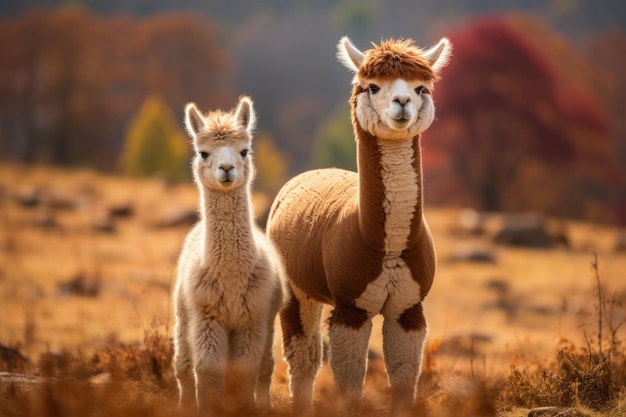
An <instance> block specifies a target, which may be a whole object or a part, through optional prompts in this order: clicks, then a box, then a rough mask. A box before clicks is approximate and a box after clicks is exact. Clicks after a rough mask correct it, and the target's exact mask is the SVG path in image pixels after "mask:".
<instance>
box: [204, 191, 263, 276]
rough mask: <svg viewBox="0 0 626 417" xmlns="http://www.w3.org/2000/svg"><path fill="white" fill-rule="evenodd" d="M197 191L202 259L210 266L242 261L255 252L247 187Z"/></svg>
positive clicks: (252, 219) (252, 221)
mask: <svg viewBox="0 0 626 417" xmlns="http://www.w3.org/2000/svg"><path fill="white" fill-rule="evenodd" d="M199 188H200V196H201V207H200V209H201V213H200V215H201V216H202V224H203V226H204V230H203V238H204V255H205V256H207V257H209V258H210V262H211V263H212V264H213V265H218V264H222V263H225V264H228V263H231V262H241V261H243V260H242V258H246V257H249V256H250V251H254V250H255V249H254V247H255V246H254V232H253V227H254V226H253V223H254V218H253V214H252V205H251V202H250V200H251V199H250V189H249V187H248V186H242V187H239V188H237V189H234V190H229V191H226V192H223V191H217V190H212V189H209V188H206V187H203V186H200V187H199Z"/></svg>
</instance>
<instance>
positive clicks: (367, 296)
mask: <svg viewBox="0 0 626 417" xmlns="http://www.w3.org/2000/svg"><path fill="white" fill-rule="evenodd" d="M338 48H339V54H338V57H339V59H340V61H341V62H342V63H343V64H344V65H345V66H347V67H348V68H349V69H350V70H352V71H354V72H355V73H356V74H355V76H354V79H353V92H352V97H351V99H350V103H351V107H352V123H353V126H354V132H355V135H356V142H357V155H358V156H357V163H358V174H357V173H354V172H348V171H344V170H340V169H321V170H315V171H309V172H305V173H303V174H300V175H299V176H297V177H295V178H293V179H292V180H290V181H289V182H288V183H287V184H286V185H285V186H284V187H283V188H282V190H281V191H280V193H279V195H278V196H277V197H276V199H275V201H274V204H273V205H272V209H271V211H270V217H269V221H268V235H269V236H270V238H271V240H272V241H273V242H274V244H275V245H276V246H277V248H278V249H279V252H280V253H281V255H282V256H283V259H284V261H285V267H286V272H287V277H288V278H289V282H288V301H287V304H286V305H285V307H284V308H283V309H282V310H281V312H280V318H281V324H282V328H283V347H284V352H285V359H286V361H287V363H288V366H289V378H290V382H289V384H290V391H291V395H292V397H293V400H294V406H295V409H296V410H297V411H298V412H308V411H310V408H311V402H312V391H313V383H314V379H315V377H316V375H317V372H318V369H319V366H320V364H321V357H322V339H321V335H320V328H319V326H320V314H321V310H322V303H326V304H331V305H332V306H333V307H334V309H333V311H332V313H331V316H330V318H329V320H328V324H329V343H330V367H331V370H332V373H333V377H334V379H335V381H336V383H337V385H338V387H339V389H340V390H341V391H342V393H343V394H344V395H345V396H346V398H347V399H348V406H349V408H350V409H351V410H353V411H354V410H355V407H356V405H357V404H358V402H359V399H360V397H361V394H362V390H363V381H364V377H365V370H366V365H367V348H368V341H369V337H370V332H371V328H372V322H371V319H372V317H373V316H374V315H377V314H382V315H383V316H384V324H383V351H384V352H383V353H384V357H385V365H386V368H387V373H388V376H389V382H390V384H391V392H392V415H398V414H400V413H403V412H407V411H408V410H409V409H410V407H411V406H412V404H413V400H414V397H415V391H416V384H417V379H418V377H419V374H420V371H421V361H422V349H423V344H424V339H425V337H426V332H427V325H426V320H425V318H424V314H423V310H422V300H423V299H424V297H425V296H426V295H427V294H428V291H429V290H430V287H431V284H432V281H433V278H434V274H435V264H436V259H435V251H434V247H433V243H432V239H431V234H430V231H429V228H428V225H427V224H426V221H425V219H424V217H423V209H422V203H423V195H424V193H423V188H422V167H421V149H420V135H421V134H422V132H424V131H425V130H426V129H427V128H428V126H430V124H431V122H432V121H433V118H434V106H433V100H432V98H431V91H432V89H433V83H434V81H435V80H436V79H437V74H438V72H439V70H440V69H441V68H442V67H443V66H445V65H446V63H447V60H448V57H449V55H450V51H451V45H450V43H449V42H448V40H447V39H442V40H441V41H440V42H439V43H438V44H437V45H436V46H435V47H433V48H431V49H429V50H426V51H423V50H421V49H419V48H417V47H415V46H413V45H412V43H411V42H410V41H407V40H389V41H384V42H382V43H381V44H380V45H374V48H373V49H370V50H368V51H366V52H365V53H362V52H361V51H359V50H358V49H356V48H355V47H354V46H353V45H352V43H351V42H350V40H349V39H348V38H347V37H344V38H343V39H341V41H340V42H339V45H338Z"/></svg>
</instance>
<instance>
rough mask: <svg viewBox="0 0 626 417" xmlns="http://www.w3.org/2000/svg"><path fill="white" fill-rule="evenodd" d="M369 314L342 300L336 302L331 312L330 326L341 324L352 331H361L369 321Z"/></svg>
mask: <svg viewBox="0 0 626 417" xmlns="http://www.w3.org/2000/svg"><path fill="white" fill-rule="evenodd" d="M367 319H368V316H367V312H366V311H365V310H363V309H362V308H359V307H357V306H355V305H354V304H353V303H349V302H347V301H345V300H343V299H341V298H339V299H337V300H335V308H334V309H333V310H332V311H331V312H330V317H329V318H328V320H327V322H328V325H329V326H334V325H336V324H341V325H343V326H346V327H350V328H351V329H360V328H361V327H362V326H363V324H365V322H366V321H367Z"/></svg>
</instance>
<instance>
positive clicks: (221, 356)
mask: <svg viewBox="0 0 626 417" xmlns="http://www.w3.org/2000/svg"><path fill="white" fill-rule="evenodd" d="M193 331H194V332H193V342H194V350H195V355H196V367H195V369H196V398H197V401H198V414H199V416H210V415H219V413H220V408H221V403H222V399H223V395H224V379H225V375H226V358H227V356H228V335H227V332H226V330H225V329H224V328H223V327H222V326H221V325H220V324H219V323H218V322H217V321H215V320H214V319H211V318H202V319H201V320H199V321H198V323H196V325H195V326H194V329H193Z"/></svg>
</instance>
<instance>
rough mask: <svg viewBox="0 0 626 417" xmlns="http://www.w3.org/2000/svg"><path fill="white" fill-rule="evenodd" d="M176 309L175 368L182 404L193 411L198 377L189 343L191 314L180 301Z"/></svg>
mask: <svg viewBox="0 0 626 417" xmlns="http://www.w3.org/2000/svg"><path fill="white" fill-rule="evenodd" d="M176 310H177V311H176V324H175V326H174V370H175V372H176V379H177V380H178V390H179V401H180V406H181V407H183V408H184V409H186V410H188V411H191V410H192V409H193V407H194V406H195V403H196V379H195V376H194V371H193V351H192V349H191V345H190V344H189V331H188V326H189V315H188V313H187V310H186V308H185V306H184V304H182V303H181V302H180V301H179V302H178V303H177V308H176Z"/></svg>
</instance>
